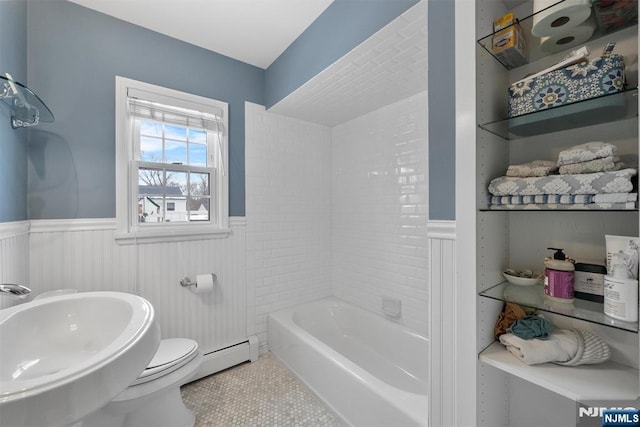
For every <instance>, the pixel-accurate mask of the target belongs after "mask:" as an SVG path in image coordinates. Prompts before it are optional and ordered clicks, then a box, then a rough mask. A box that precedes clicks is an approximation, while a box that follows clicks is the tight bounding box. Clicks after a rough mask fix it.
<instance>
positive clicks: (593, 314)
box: [480, 282, 638, 334]
mask: <svg viewBox="0 0 640 427" xmlns="http://www.w3.org/2000/svg"><path fill="white" fill-rule="evenodd" d="M480 296H482V297H486V298H491V299H495V300H499V301H504V302H513V303H516V304H519V305H522V306H525V307H529V308H533V309H536V310H539V311H544V312H547V313H554V314H559V315H562V316H566V317H571V318H574V319H578V320H584V321H587V322H590V323H595V324H598V325H604V326H609V327H612V328H616V329H621V330H623V331H627V332H633V333H636V334H637V333H638V322H634V323H630V322H623V321H620V320H615V319H612V318H610V317H608V316H606V315H605V314H604V304H602V303H598V302H594V301H586V300H582V299H578V298H576V299H574V300H573V302H572V303H561V302H553V301H551V300H549V299H547V298H545V296H544V287H543V286H541V285H534V286H517V285H512V284H510V283H509V282H502V283H499V284H497V285H495V286H492V287H490V288H488V289H486V290H484V291H482V292H480Z"/></svg>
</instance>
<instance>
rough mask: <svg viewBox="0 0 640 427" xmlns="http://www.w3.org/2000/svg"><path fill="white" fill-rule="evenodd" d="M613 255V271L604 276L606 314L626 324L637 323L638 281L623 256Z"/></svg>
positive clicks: (619, 254)
mask: <svg viewBox="0 0 640 427" xmlns="http://www.w3.org/2000/svg"><path fill="white" fill-rule="evenodd" d="M612 255H613V258H614V259H613V260H612V264H613V268H612V271H611V272H610V274H609V275H607V276H604V314H606V315H607V316H609V317H613V318H614V319H618V320H624V321H625V322H637V321H638V281H637V280H635V279H634V278H633V277H632V276H631V273H630V272H629V268H628V267H627V265H626V264H625V260H624V257H623V254H622V253H620V252H618V253H614V254H612Z"/></svg>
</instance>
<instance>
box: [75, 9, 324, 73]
mask: <svg viewBox="0 0 640 427" xmlns="http://www.w3.org/2000/svg"><path fill="white" fill-rule="evenodd" d="M69 1H71V2H73V3H77V4H79V5H82V6H85V7H88V8H90V9H94V10H97V11H98V12H102V13H105V14H107V15H111V16H114V17H116V18H119V19H122V20H123V21H127V22H131V23H133V24H136V25H139V26H141V27H144V28H147V29H149V30H153V31H156V32H158V33H162V34H166V35H168V36H171V37H173V38H176V39H178V40H182V41H185V42H187V43H191V44H193V45H196V46H200V47H202V48H205V49H208V50H211V51H214V52H217V53H220V54H222V55H226V56H229V57H231V58H234V59H237V60H239V61H242V62H246V63H248V64H251V65H255V66H256V67H260V68H267V67H268V66H269V65H271V63H272V62H273V61H274V60H275V59H276V58H277V57H278V56H280V54H281V53H282V52H284V50H285V49H286V48H287V47H289V45H290V44H291V43H292V42H293V41H294V40H295V39H296V38H298V36H299V35H300V34H302V33H303V32H304V30H305V29H306V28H307V27H308V26H309V25H311V23H312V22H313V21H314V20H315V19H316V18H317V17H318V16H319V15H320V14H321V13H322V12H323V11H324V10H325V9H326V8H327V7H328V6H329V5H330V4H331V3H332V2H333V0H69Z"/></svg>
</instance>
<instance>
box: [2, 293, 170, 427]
mask: <svg viewBox="0 0 640 427" xmlns="http://www.w3.org/2000/svg"><path fill="white" fill-rule="evenodd" d="M159 344H160V327H159V326H158V324H157V322H156V321H155V316H154V310H153V307H152V305H151V304H150V303H149V302H148V301H147V300H145V299H144V298H141V297H138V296H135V295H132V294H127V293H122V292H84V293H76V294H66V295H61V296H55V297H51V298H45V299H41V300H36V301H32V302H28V303H25V304H21V305H17V306H14V307H10V308H7V309H4V310H0V425H2V426H44V425H46V426H64V425H70V424H73V423H76V422H78V421H80V420H81V419H82V418H84V417H85V416H86V415H88V414H89V413H91V412H93V411H95V410H97V409H99V408H101V407H102V406H104V405H105V404H107V403H108V402H109V401H111V399H113V398H114V397H115V396H116V395H117V394H118V393H120V392H121V391H122V390H124V389H125V388H127V386H129V384H131V383H132V382H133V381H134V380H135V379H136V378H137V377H138V375H139V374H140V372H142V371H143V370H144V369H145V368H146V367H147V364H148V363H149V361H150V360H151V358H152V357H153V355H154V354H155V351H156V349H157V348H158V345H159Z"/></svg>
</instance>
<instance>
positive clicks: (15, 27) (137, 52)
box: [0, 0, 455, 222]
mask: <svg viewBox="0 0 640 427" xmlns="http://www.w3.org/2000/svg"><path fill="white" fill-rule="evenodd" d="M416 2H417V0H336V1H335V2H334V3H333V4H332V5H331V6H330V7H329V8H328V9H327V10H326V11H325V13H324V14H323V15H322V16H321V17H319V18H318V20H316V22H315V23H314V24H313V25H312V26H311V28H309V30H308V31H307V32H305V33H304V34H303V35H301V36H300V37H299V38H298V40H296V42H295V43H294V44H293V45H292V46H291V47H290V48H289V49H288V50H287V51H285V53H283V55H282V56H281V57H280V58H278V60H276V62H274V64H273V65H272V66H271V67H269V69H268V70H266V71H265V70H262V69H259V68H256V67H253V66H250V65H248V64H245V63H242V62H239V61H236V60H233V59H230V58H228V57H225V56H222V55H218V54H215V53H212V52H210V51H207V50H204V49H201V48H198V47H195V46H192V45H189V44H187V43H183V42H180V41H177V40H174V39H172V38H170V37H166V36H163V35H160V34H158V33H155V32H152V31H149V30H145V29H143V28H140V27H137V26H135V25H131V24H128V23H126V22H123V21H120V20H117V19H115V18H111V17H108V16H106V15H102V14H100V13H97V12H94V11H91V10H89V9H85V8H83V7H81V6H78V5H75V4H73V3H69V2H66V1H62V0H48V1H46V2H44V1H26V0H0V65H1V67H0V72H5V71H9V72H12V73H13V75H14V76H15V77H16V78H17V79H18V80H20V81H26V82H28V84H29V86H30V87H32V88H33V89H34V90H35V91H36V92H37V93H38V94H39V95H40V96H41V97H42V98H43V99H44V100H45V101H46V102H47V104H48V105H49V106H50V108H51V109H52V110H53V112H54V114H55V115H56V122H55V123H52V124H41V125H40V126H38V127H36V128H32V129H31V130H29V131H28V133H27V131H25V130H13V129H11V128H10V127H9V124H8V112H7V111H5V110H4V109H0V141H2V142H1V143H2V145H3V146H2V147H0V182H2V183H3V185H1V186H0V222H7V221H16V220H24V219H41V218H99V217H113V216H114V215H115V176H114V173H115V143H114V108H115V106H114V82H115V78H114V76H115V75H116V74H117V75H122V76H124V77H129V78H133V79H138V80H142V81H146V82H149V83H153V84H158V85H163V86H166V87H170V88H174V89H178V90H183V91H186V92H191V93H196V94H199V95H203V96H209V97H212V98H216V99H221V100H224V101H227V102H229V104H230V163H231V164H230V167H229V170H230V187H231V188H230V214H231V215H234V216H242V215H244V214H245V188H244V180H245V179H244V101H245V100H248V101H251V102H255V103H258V104H263V105H265V104H266V105H271V104H273V103H275V102H277V100H279V99H281V98H283V97H284V96H286V95H288V94H289V93H290V92H291V91H293V90H295V89H296V88H297V87H299V86H300V85H301V84H303V83H304V82H306V81H307V80H308V79H310V78H311V77H313V76H314V75H315V74H316V73H317V72H319V71H321V70H322V69H324V68H325V67H326V66H328V65H330V64H331V63H333V62H334V61H335V60H337V59H339V57H341V56H342V55H343V54H345V53H347V52H348V51H349V50H351V49H352V48H353V47H355V46H356V45H358V44H359V43H360V42H362V41H363V40H365V39H366V38H367V37H369V36H370V35H371V34H373V33H374V32H376V31H378V30H379V29H380V28H382V27H383V26H384V25H386V24H387V23H388V22H390V21H391V20H392V19H394V18H395V17H396V16H398V15H400V14H401V13H402V12H404V11H405V10H406V9H408V8H409V7H411V6H412V5H413V4H415V3H416ZM428 5H429V26H430V31H429V53H430V68H431V70H430V72H431V75H435V74H443V75H449V74H450V72H451V70H452V69H453V26H452V25H450V24H451V23H452V22H453V2H450V1H445V0H431V1H430V2H429V3H428ZM27 15H28V17H29V19H28V20H27ZM27 34H28V35H27ZM27 38H28V40H27ZM25 52H27V54H26V55H25ZM27 64H28V67H27ZM451 91H452V89H451V84H449V85H438V84H433V79H431V80H430V88H429V95H430V96H429V99H430V101H429V102H430V105H431V108H430V109H429V111H430V123H431V126H430V155H429V157H430V163H431V168H430V179H431V183H432V188H431V190H430V206H431V214H430V217H431V219H454V210H455V209H454V197H455V196H454V193H453V191H454V179H453V177H454V173H455V172H454V164H455V157H454V155H455V153H454V135H455V127H454V123H455V121H454V110H453V99H452V98H451V96H450V95H451V93H452V92H451ZM27 141H28V149H27V144H26V143H27ZM27 171H28V174H27ZM27 194H28V197H27Z"/></svg>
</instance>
